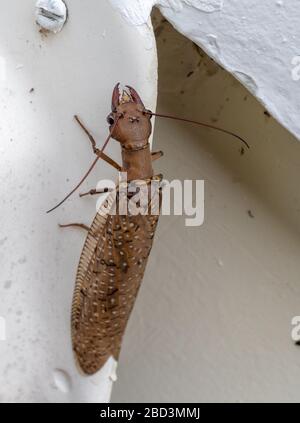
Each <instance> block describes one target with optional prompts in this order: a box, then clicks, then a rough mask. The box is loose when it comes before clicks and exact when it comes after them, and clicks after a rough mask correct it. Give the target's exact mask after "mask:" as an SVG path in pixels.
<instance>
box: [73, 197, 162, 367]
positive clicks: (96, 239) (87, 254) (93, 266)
mask: <svg viewBox="0 0 300 423" xmlns="http://www.w3.org/2000/svg"><path fill="white" fill-rule="evenodd" d="M115 198H116V199H115ZM115 201H118V195H117V196H116V195H115V193H114V192H113V193H111V194H110V196H109V197H108V199H107V200H106V203H107V204H106V209H105V208H104V206H102V207H101V208H100V210H99V212H98V213H97V215H96V217H95V219H94V221H93V224H92V226H91V229H90V231H89V233H88V235H87V238H86V241H85V244H84V247H83V250H82V254H81V258H80V261H79V265H78V271H77V277H76V285H75V292H74V297H73V306H72V342H73V349H74V352H75V355H76V358H77V361H78V363H79V366H80V367H81V369H82V370H83V371H84V372H85V373H87V374H93V373H95V372H96V371H97V370H99V369H100V368H101V367H102V366H103V364H104V363H105V362H106V360H107V359H108V358H109V356H113V357H115V359H118V356H119V352H120V347H121V342H122V337H123V334H124V331H125V328H126V324H127V321H128V318H129V316H130V312H131V310H132V307H133V305H134V301H135V299H136V296H137V293H138V290H139V287H140V284H141V281H142V279H143V275H144V271H145V267H146V264H147V259H148V256H149V254H150V251H151V247H152V241H153V237H154V233H155V230H156V226H157V222H158V217H159V216H158V215H151V214H149V215H140V214H139V215H137V216H129V215H123V216H120V215H118V214H116V215H111V214H108V213H107V209H109V208H110V207H113V206H114V202H115ZM159 201H160V199H159Z"/></svg>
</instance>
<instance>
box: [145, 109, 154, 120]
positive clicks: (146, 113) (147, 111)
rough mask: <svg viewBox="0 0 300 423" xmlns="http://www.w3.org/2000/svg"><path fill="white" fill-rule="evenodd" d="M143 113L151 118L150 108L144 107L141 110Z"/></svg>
mask: <svg viewBox="0 0 300 423" xmlns="http://www.w3.org/2000/svg"><path fill="white" fill-rule="evenodd" d="M143 115H148V116H149V117H150V119H151V118H152V112H151V110H148V109H145V110H144V112H143Z"/></svg>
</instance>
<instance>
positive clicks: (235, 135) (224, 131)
mask: <svg viewBox="0 0 300 423" xmlns="http://www.w3.org/2000/svg"><path fill="white" fill-rule="evenodd" d="M145 113H146V114H149V115H153V116H157V117H163V118H167V119H175V120H180V121H182V122H188V123H194V124H195V125H200V126H204V127H205V128H210V129H215V130H216V131H220V132H223V133H225V134H228V135H231V136H233V137H235V138H237V139H238V140H240V141H242V143H244V144H245V146H246V147H247V148H250V146H249V144H248V143H247V142H246V141H245V140H244V139H243V138H242V137H240V136H239V135H237V134H235V133H234V132H231V131H227V129H222V128H218V127H217V126H214V125H210V124H208V123H203V122H198V121H196V120H191V119H184V118H181V117H177V116H171V115H164V114H161V113H154V112H151V111H149V112H148V111H146V112H145Z"/></svg>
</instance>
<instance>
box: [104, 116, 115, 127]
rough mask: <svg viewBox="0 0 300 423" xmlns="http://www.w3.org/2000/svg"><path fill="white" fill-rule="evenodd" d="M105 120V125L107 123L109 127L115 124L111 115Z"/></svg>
mask: <svg viewBox="0 0 300 423" xmlns="http://www.w3.org/2000/svg"><path fill="white" fill-rule="evenodd" d="M106 120H107V123H109V124H110V125H113V124H114V123H115V119H114V116H113V114H110V115H108V116H107V118H106Z"/></svg>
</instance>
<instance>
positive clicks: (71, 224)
mask: <svg viewBox="0 0 300 423" xmlns="http://www.w3.org/2000/svg"><path fill="white" fill-rule="evenodd" d="M58 226H59V227H60V228H70V227H77V228H82V229H85V230H86V231H89V230H90V229H91V228H90V227H89V226H87V225H85V224H84V223H69V224H67V225H60V224H59V225H58Z"/></svg>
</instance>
